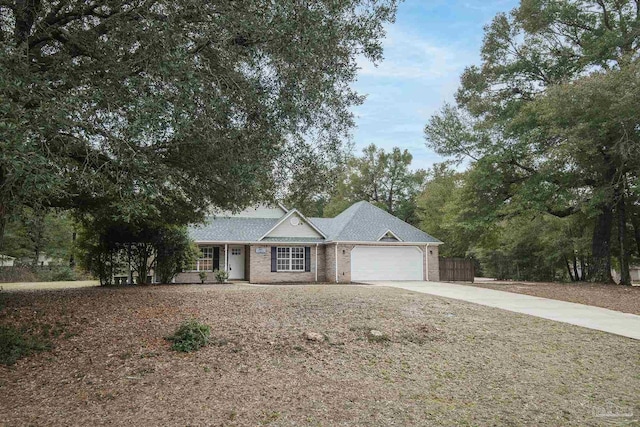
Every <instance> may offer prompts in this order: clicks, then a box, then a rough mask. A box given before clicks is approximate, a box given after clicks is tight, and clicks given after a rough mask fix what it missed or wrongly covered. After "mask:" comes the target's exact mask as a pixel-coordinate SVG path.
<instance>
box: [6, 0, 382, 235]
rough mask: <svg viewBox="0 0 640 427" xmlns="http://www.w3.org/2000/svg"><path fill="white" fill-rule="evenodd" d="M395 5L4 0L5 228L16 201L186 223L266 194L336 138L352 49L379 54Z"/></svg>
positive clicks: (348, 119)
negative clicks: (215, 209)
mask: <svg viewBox="0 0 640 427" xmlns="http://www.w3.org/2000/svg"><path fill="white" fill-rule="evenodd" d="M394 14H395V1H394V0H367V1H363V0H345V1H340V2H335V1H329V0H321V1H316V2H311V3H301V2H298V1H294V0H283V1H278V2H276V3H274V2H271V1H262V0H252V1H212V2H200V1H190V0H114V1H102V0H90V1H76V0H57V1H55V0H54V1H44V0H35V1H22V0H6V1H2V2H0V52H1V54H0V117H1V119H0V236H1V235H2V229H1V227H3V226H4V224H5V223H6V220H7V218H9V217H10V216H11V215H14V214H15V212H16V211H15V209H14V208H15V207H17V206H21V205H29V206H32V205H34V206H35V205H42V206H55V207H65V208H73V209H79V210H82V211H83V212H93V210H96V209H97V210H100V211H102V212H104V211H107V212H108V213H109V215H110V216H111V217H113V218H114V219H116V220H122V221H136V220H140V219H143V220H144V219H149V218H150V219H151V220H155V219H157V218H162V219H163V220H165V221H167V222H168V223H186V222H190V221H195V220H198V219H199V218H201V217H202V215H203V214H204V212H205V211H206V209H207V208H208V207H209V206H211V205H215V206H219V207H223V208H239V207H242V206H244V205H246V204H247V203H250V202H253V201H257V200H260V199H268V198H271V197H273V195H274V194H275V193H276V190H277V189H278V187H279V185H282V184H283V182H284V181H286V180H287V179H288V178H290V176H289V175H288V174H287V173H285V172H286V171H287V170H288V168H290V167H291V165H295V164H296V159H298V158H299V157H300V156H306V157H307V158H308V157H309V156H310V155H313V156H314V158H315V159H316V160H317V161H325V159H330V158H331V154H335V153H336V152H337V151H339V150H340V146H341V141H342V138H343V137H344V135H345V134H346V133H347V132H348V130H349V128H350V127H351V125H352V115H351V113H350V111H349V108H350V107H351V106H352V105H354V104H357V103H358V102H360V101H361V100H362V98H361V97H360V96H359V95H358V94H356V93H355V92H354V91H353V90H352V89H351V88H350V86H349V84H350V83H351V82H352V81H353V80H354V78H355V76H356V73H357V66H356V56H357V55H363V56H364V57H366V58H368V59H369V60H372V61H377V60H379V59H381V55H382V51H381V46H380V39H381V37H382V36H383V34H384V30H383V25H384V24H385V23H387V22H389V21H391V20H393V17H394ZM310 147H311V148H312V149H309V148H310ZM283 171H284V172H283Z"/></svg>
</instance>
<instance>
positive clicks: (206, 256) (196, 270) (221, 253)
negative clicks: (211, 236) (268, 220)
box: [176, 242, 250, 283]
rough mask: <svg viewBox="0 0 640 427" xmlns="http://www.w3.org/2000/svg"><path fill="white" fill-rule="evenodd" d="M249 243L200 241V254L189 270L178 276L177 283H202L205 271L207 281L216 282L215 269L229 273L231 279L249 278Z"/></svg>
mask: <svg viewBox="0 0 640 427" xmlns="http://www.w3.org/2000/svg"><path fill="white" fill-rule="evenodd" d="M249 248H250V247H249V245H245V244H234V243H216V242H211V243H199V244H198V249H199V251H200V254H199V256H198V258H197V259H196V261H195V263H193V264H192V265H191V266H190V267H189V269H188V270H185V271H183V272H182V273H179V274H178V275H177V276H176V282H177V283H200V282H201V279H200V273H201V272H205V273H206V275H207V277H206V279H205V283H215V282H216V278H215V277H214V275H213V272H214V271H215V270H224V271H227V272H228V273H229V280H249V256H250V255H249V254H250V250H249Z"/></svg>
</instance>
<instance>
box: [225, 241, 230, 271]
mask: <svg viewBox="0 0 640 427" xmlns="http://www.w3.org/2000/svg"><path fill="white" fill-rule="evenodd" d="M227 246H228V244H227V243H225V244H224V271H227V272H228V271H229V266H228V262H229V256H228V255H227Z"/></svg>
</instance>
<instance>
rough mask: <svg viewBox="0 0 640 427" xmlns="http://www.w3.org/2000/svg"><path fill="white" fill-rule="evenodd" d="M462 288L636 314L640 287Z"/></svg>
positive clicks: (496, 284) (492, 284)
mask: <svg viewBox="0 0 640 427" xmlns="http://www.w3.org/2000/svg"><path fill="white" fill-rule="evenodd" d="M464 285H470V286H477V287H480V288H487V289H495V290H498V291H506V292H514V293H517V294H525V295H533V296H536V297H542V298H551V299H557V300H561V301H569V302H575V303H578V304H586V305H593V306H596V307H603V308H608V309H610V310H617V311H622V312H625V313H631V314H638V315H640V286H620V285H613V284H601V283H557V282H556V283H548V282H544V283H543V282H510V281H480V282H476V283H473V284H472V283H464Z"/></svg>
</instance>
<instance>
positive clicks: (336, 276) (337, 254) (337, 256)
mask: <svg viewBox="0 0 640 427" xmlns="http://www.w3.org/2000/svg"><path fill="white" fill-rule="evenodd" d="M336 283H338V243H336Z"/></svg>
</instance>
